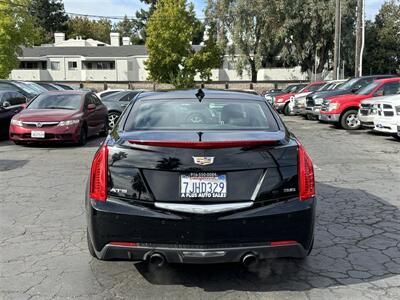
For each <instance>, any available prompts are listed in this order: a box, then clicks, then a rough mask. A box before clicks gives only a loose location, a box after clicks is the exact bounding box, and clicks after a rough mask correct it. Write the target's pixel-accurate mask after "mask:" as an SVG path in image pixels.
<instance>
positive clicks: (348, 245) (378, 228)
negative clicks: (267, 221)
mask: <svg viewBox="0 0 400 300" xmlns="http://www.w3.org/2000/svg"><path fill="white" fill-rule="evenodd" d="M318 195H319V196H318V209H317V225H316V236H315V244H314V250H313V252H312V253H311V255H310V256H309V257H308V258H307V259H305V260H303V261H302V260H296V259H275V260H270V261H265V262H262V263H261V264H260V266H259V267H258V268H257V269H255V270H251V271H249V270H246V269H244V268H243V267H242V266H241V265H240V264H224V265H168V266H166V267H165V268H163V269H159V270H151V269H150V268H149V267H148V266H147V264H146V263H143V262H141V263H136V264H135V265H134V266H135V268H136V269H137V270H138V271H139V272H140V273H141V274H142V276H143V277H144V278H145V279H146V280H147V281H148V282H150V283H152V284H155V285H183V286H186V287H199V288H201V289H203V290H205V291H226V290H236V291H274V290H287V291H303V290H309V289H311V288H323V287H330V286H340V285H351V284H357V283H362V282H374V281H377V280H380V279H384V278H390V277H393V276H396V275H399V274H400V248H399V243H400V242H399V241H400V212H399V209H398V208H397V207H396V206H394V205H391V204H389V203H387V202H386V201H384V200H382V199H380V198H377V197H376V196H374V195H371V194H369V193H366V192H365V191H363V190H358V189H344V188H336V187H334V186H331V185H327V184H318Z"/></svg>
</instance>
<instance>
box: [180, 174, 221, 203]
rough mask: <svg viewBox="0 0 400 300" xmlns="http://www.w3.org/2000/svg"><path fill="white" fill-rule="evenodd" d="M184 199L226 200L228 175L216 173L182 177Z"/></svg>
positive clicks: (181, 187)
mask: <svg viewBox="0 0 400 300" xmlns="http://www.w3.org/2000/svg"><path fill="white" fill-rule="evenodd" d="M180 193H181V197H182V198H225V197H226V175H221V174H220V175H218V174H216V173H191V174H188V175H181V184H180Z"/></svg>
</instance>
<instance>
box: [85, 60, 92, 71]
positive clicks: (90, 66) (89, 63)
mask: <svg viewBox="0 0 400 300" xmlns="http://www.w3.org/2000/svg"><path fill="white" fill-rule="evenodd" d="M86 69H89V70H91V69H93V65H92V63H91V62H88V63H86Z"/></svg>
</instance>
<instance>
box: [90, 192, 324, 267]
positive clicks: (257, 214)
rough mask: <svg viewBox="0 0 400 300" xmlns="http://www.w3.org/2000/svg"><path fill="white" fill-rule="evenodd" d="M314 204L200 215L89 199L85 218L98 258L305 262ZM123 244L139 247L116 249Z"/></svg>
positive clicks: (288, 203)
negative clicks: (250, 256) (286, 259)
mask: <svg viewBox="0 0 400 300" xmlns="http://www.w3.org/2000/svg"><path fill="white" fill-rule="evenodd" d="M315 203H316V200H315V199H314V198H311V199H309V200H307V201H303V202H301V201H299V200H298V198H295V199H291V200H288V201H283V202H278V203H275V204H270V205H266V206H253V207H250V208H246V209H242V210H236V211H230V212H224V213H215V214H207V215H199V214H190V213H180V212H172V211H169V210H165V209H158V208H155V207H154V206H150V205H146V206H142V205H136V204H135V205H133V204H127V203H124V202H122V201H120V200H115V199H110V200H108V201H107V202H105V203H103V202H96V201H93V200H90V199H87V201H86V212H87V218H88V229H89V235H90V238H91V241H92V244H93V246H94V248H95V251H96V252H97V254H98V256H99V257H100V258H103V259H121V260H145V259H147V257H148V256H149V255H151V254H152V253H154V252H159V253H161V254H163V255H164V256H165V257H166V259H167V261H169V262H177V263H179V262H181V263H220V262H236V261H240V259H241V258H242V256H243V255H244V254H247V253H249V252H251V253H254V254H255V255H257V256H259V258H261V259H262V258H272V257H304V256H305V255H306V253H307V251H308V249H309V247H310V245H311V242H312V240H313V235H314V218H315ZM281 241H291V242H290V244H280V242H281ZM121 242H122V243H135V246H118V245H116V243H117V244H118V243H121ZM276 242H278V244H276ZM271 243H272V244H271Z"/></svg>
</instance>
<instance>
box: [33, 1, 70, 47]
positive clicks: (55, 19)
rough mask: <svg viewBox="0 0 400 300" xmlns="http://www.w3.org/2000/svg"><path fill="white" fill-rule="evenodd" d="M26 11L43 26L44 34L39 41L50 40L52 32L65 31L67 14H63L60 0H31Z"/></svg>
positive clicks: (62, 5)
mask: <svg viewBox="0 0 400 300" xmlns="http://www.w3.org/2000/svg"><path fill="white" fill-rule="evenodd" d="M28 11H29V13H30V14H31V15H32V16H34V17H35V18H36V21H37V23H38V24H39V25H40V27H42V28H43V31H44V34H43V37H42V41H41V42H43V43H47V42H50V41H52V39H53V34H54V32H57V31H60V32H65V30H66V22H67V20H68V16H67V15H66V14H65V11H64V4H63V3H62V1H59V0H32V1H31V2H30V4H29V8H28Z"/></svg>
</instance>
